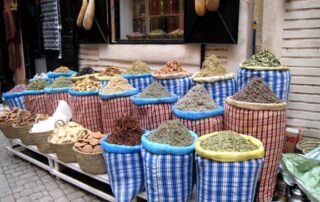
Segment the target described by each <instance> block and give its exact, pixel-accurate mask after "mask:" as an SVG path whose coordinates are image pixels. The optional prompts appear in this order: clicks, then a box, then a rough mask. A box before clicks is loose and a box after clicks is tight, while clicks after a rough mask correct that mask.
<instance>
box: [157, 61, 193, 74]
mask: <svg viewBox="0 0 320 202" xmlns="http://www.w3.org/2000/svg"><path fill="white" fill-rule="evenodd" d="M176 73H187V71H186V70H184V69H183V68H182V67H181V65H180V64H179V63H178V62H177V61H175V60H171V61H169V62H167V64H165V65H164V66H163V67H161V69H160V70H158V71H156V72H155V74H162V75H168V74H176Z"/></svg>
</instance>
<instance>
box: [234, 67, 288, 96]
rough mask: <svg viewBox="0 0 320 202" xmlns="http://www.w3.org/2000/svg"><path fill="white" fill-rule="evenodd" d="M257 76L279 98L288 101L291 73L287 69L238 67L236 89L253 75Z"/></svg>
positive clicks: (239, 88) (241, 86) (240, 87)
mask: <svg viewBox="0 0 320 202" xmlns="http://www.w3.org/2000/svg"><path fill="white" fill-rule="evenodd" d="M255 76H257V77H259V78H262V79H263V80H264V82H265V83H267V84H268V85H269V86H270V88H271V90H272V91H273V92H274V93H275V94H276V95H277V97H278V98H279V99H281V100H284V101H286V102H288V97H289V92H290V83H291V73H290V71H288V70H251V69H246V68H240V69H239V71H238V76H237V84H238V85H237V86H238V91H239V90H241V89H242V88H243V87H244V85H245V84H246V83H248V82H249V81H250V80H251V79H252V78H253V77H255Z"/></svg>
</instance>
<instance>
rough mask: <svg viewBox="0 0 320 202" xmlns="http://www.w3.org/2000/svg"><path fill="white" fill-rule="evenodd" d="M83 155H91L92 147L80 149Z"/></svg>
mask: <svg viewBox="0 0 320 202" xmlns="http://www.w3.org/2000/svg"><path fill="white" fill-rule="evenodd" d="M81 151H82V152H84V153H92V147H91V146H90V145H86V146H84V147H83V148H82V149H81Z"/></svg>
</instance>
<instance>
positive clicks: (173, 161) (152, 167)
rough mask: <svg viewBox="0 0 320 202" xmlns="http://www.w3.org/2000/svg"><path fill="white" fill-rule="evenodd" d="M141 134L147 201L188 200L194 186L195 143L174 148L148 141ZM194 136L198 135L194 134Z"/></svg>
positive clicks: (173, 201)
mask: <svg viewBox="0 0 320 202" xmlns="http://www.w3.org/2000/svg"><path fill="white" fill-rule="evenodd" d="M152 132H153V131H151V132H147V133H146V134H145V135H143V136H142V139H141V140H142V145H143V146H142V150H141V152H142V159H143V165H144V173H145V182H146V184H145V187H146V192H147V201H166V202H176V201H189V199H190V196H191V193H192V186H193V181H192V178H193V163H194V144H192V145H191V146H188V147H173V146H169V145H161V144H159V143H154V142H150V141H148V139H147V137H148V136H149V135H150V134H152ZM192 135H193V137H194V138H195V140H196V138H197V135H196V134H195V133H192Z"/></svg>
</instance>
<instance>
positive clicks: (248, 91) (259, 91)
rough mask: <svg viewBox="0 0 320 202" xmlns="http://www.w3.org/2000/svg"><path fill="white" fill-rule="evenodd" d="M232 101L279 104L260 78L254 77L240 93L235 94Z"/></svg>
mask: <svg viewBox="0 0 320 202" xmlns="http://www.w3.org/2000/svg"><path fill="white" fill-rule="evenodd" d="M232 98H233V99H235V100H238V101H243V102H252V103H279V102H280V101H279V99H278V98H277V96H276V95H275V94H274V93H273V92H272V91H271V89H270V87H269V86H268V85H267V84H266V83H264V82H263V80H262V79H261V78H258V77H254V78H253V79H251V80H250V81H249V82H248V83H247V84H246V85H245V86H244V87H243V89H242V90H241V91H239V92H237V93H236V94H235V95H234V96H232Z"/></svg>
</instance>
